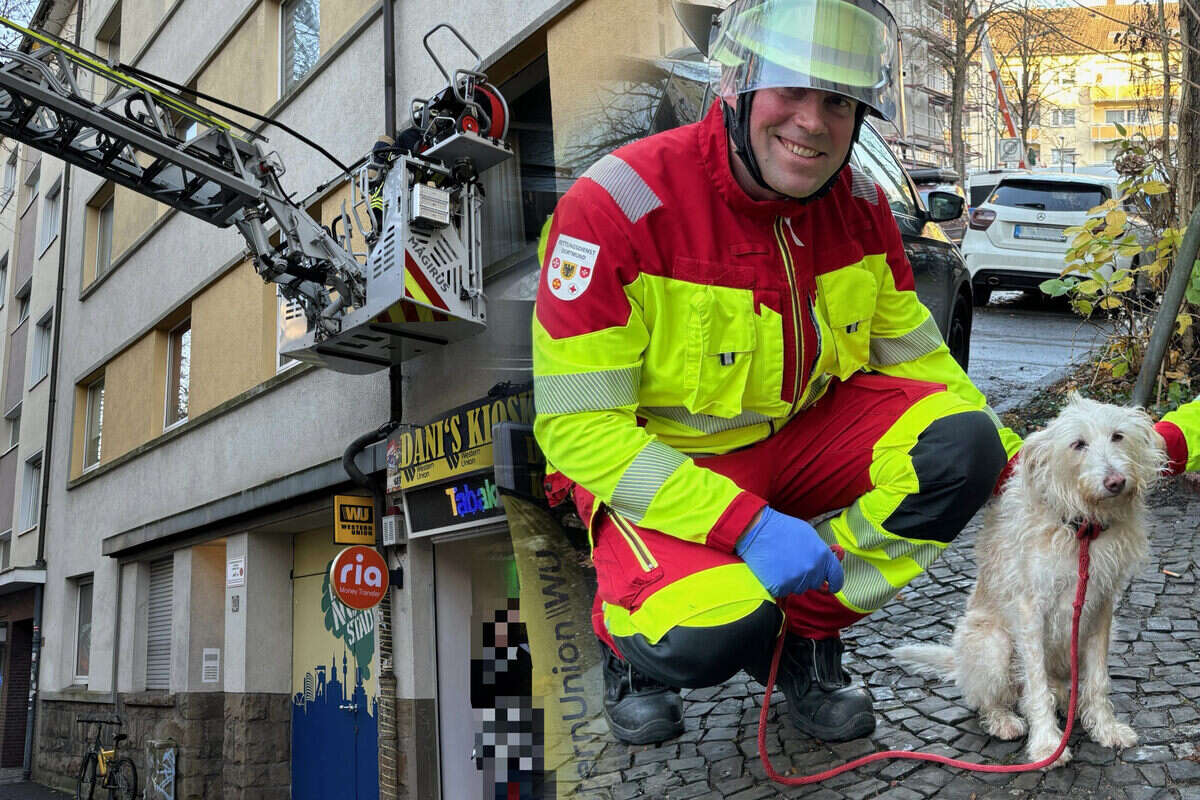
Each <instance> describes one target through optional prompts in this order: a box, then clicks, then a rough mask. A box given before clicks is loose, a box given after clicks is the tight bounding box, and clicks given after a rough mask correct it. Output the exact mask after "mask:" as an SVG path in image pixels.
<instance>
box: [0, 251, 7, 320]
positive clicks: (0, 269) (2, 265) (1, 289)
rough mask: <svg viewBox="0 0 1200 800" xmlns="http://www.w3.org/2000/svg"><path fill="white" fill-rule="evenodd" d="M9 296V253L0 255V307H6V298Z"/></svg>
mask: <svg viewBox="0 0 1200 800" xmlns="http://www.w3.org/2000/svg"><path fill="white" fill-rule="evenodd" d="M7 296H8V253H5V254H4V255H3V256H0V308H4V300H5V298H6V297H7Z"/></svg>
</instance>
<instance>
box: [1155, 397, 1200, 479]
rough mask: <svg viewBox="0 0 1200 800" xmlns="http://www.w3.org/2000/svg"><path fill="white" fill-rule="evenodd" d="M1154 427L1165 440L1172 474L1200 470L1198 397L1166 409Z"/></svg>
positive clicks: (1199, 408) (1199, 407) (1168, 466)
mask: <svg viewBox="0 0 1200 800" xmlns="http://www.w3.org/2000/svg"><path fill="white" fill-rule="evenodd" d="M1154 429H1155V430H1156V431H1158V432H1159V434H1160V435H1162V437H1163V440H1164V441H1165V442H1166V445H1167V457H1168V458H1169V459H1170V461H1169V463H1168V465H1167V468H1168V471H1169V472H1170V473H1171V474H1172V475H1178V474H1179V473H1181V472H1195V471H1196V470H1200V398H1196V399H1195V400H1193V401H1192V402H1190V403H1186V404H1184V405H1182V406H1180V407H1179V408H1177V409H1175V410H1174V411H1168V412H1167V413H1166V414H1164V415H1163V418H1162V421H1161V422H1159V423H1158V424H1157V425H1155V426H1154Z"/></svg>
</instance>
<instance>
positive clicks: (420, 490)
mask: <svg viewBox="0 0 1200 800" xmlns="http://www.w3.org/2000/svg"><path fill="white" fill-rule="evenodd" d="M533 417H534V412H533V391H532V389H530V388H529V387H528V386H525V387H519V388H517V389H516V390H514V391H513V392H512V393H510V394H506V395H502V396H495V397H492V396H489V397H485V398H483V399H481V400H476V401H474V402H471V403H468V404H466V405H463V406H459V407H458V408H456V409H453V410H451V411H449V412H447V413H446V414H445V415H443V416H441V417H438V418H437V419H435V420H433V421H432V422H427V423H425V424H424V425H420V426H412V427H407V428H402V429H400V430H397V431H396V432H395V433H393V434H392V436H391V438H390V439H389V440H388V450H387V490H388V491H389V492H396V491H399V492H401V493H402V496H403V502H404V519H405V524H406V526H407V527H408V535H409V536H413V537H415V536H428V535H430V534H434V533H443V532H446V531H452V530H461V529H463V528H470V527H474V526H477V525H480V524H484V523H488V522H494V521H497V520H501V519H504V506H503V505H502V504H501V502H500V493H499V490H498V489H497V486H496V477H495V473H494V465H495V455H494V444H495V443H494V442H493V439H492V437H493V427H494V426H495V425H497V424H499V423H503V422H513V423H520V424H525V425H532V424H533Z"/></svg>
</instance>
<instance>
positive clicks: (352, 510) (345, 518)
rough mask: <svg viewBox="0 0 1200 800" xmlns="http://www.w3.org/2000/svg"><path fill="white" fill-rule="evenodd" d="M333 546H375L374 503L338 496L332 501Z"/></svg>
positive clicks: (364, 498)
mask: <svg viewBox="0 0 1200 800" xmlns="http://www.w3.org/2000/svg"><path fill="white" fill-rule="evenodd" d="M333 508H334V517H333V520H334V531H333V541H334V543H335V544H365V545H373V544H375V501H374V500H372V499H371V498H370V497H359V496H357V495H344V494H340V495H338V496H337V497H335V498H334V499H333Z"/></svg>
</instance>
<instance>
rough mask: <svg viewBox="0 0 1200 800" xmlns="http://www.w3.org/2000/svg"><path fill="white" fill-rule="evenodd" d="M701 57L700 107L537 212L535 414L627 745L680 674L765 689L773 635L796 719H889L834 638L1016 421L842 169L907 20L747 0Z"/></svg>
mask: <svg viewBox="0 0 1200 800" xmlns="http://www.w3.org/2000/svg"><path fill="white" fill-rule="evenodd" d="M709 52H710V54H711V56H712V57H714V58H715V59H716V60H717V61H718V62H719V63H720V65H721V81H720V86H719V92H718V95H719V97H718V100H717V101H716V102H715V103H714V105H713V107H712V109H711V110H710V112H709V113H708V115H707V117H706V118H705V119H704V120H703V121H701V122H699V123H696V124H694V125H689V126H685V127H682V128H677V129H675V130H672V131H667V132H664V133H661V134H658V135H655V136H651V137H649V138H646V139H643V140H641V141H639V142H636V143H634V144H631V145H628V146H626V147H622V148H620V149H618V150H617V151H615V152H614V153H612V154H610V155H607V156H605V157H604V158H602V159H600V161H598V162H597V163H596V164H595V165H593V166H592V167H591V168H590V169H589V170H588V171H587V172H586V173H585V174H584V176H583V177H582V178H581V179H580V180H578V181H577V182H576V183H575V184H574V186H573V187H572V188H571V189H570V191H568V192H567V193H566V194H565V195H564V196H563V198H562V199H561V201H560V202H559V203H558V206H557V207H556V209H555V212H554V215H553V217H552V218H551V220H550V221H549V223H548V224H547V227H546V229H545V231H544V233H543V237H542V242H541V258H542V274H541V281H540V284H539V288H538V295H537V302H536V309H535V314H534V322H533V360H534V386H535V398H536V410H537V418H536V423H535V433H536V436H537V440H538V442H539V444H540V445H541V448H542V450H543V451H544V453H545V455H546V458H547V462H548V477H547V490H548V494H549V497H550V499H551V502H563V501H564V500H565V499H566V498H568V497H570V498H571V499H572V500H573V502H574V503H575V506H576V508H577V510H578V512H579V514H580V516H581V518H582V519H583V520H584V522H585V523H586V524H587V526H588V529H589V532H590V536H591V543H592V555H593V562H594V564H595V569H596V579H597V583H598V590H597V593H596V598H595V603H594V606H593V611H592V619H593V627H594V630H595V632H596V635H597V637H598V638H599V639H600V642H601V644H602V648H603V652H604V658H605V670H604V679H605V698H604V711H605V716H606V718H607V720H608V723H609V726H610V728H611V730H612V732H613V733H614V735H615V736H616V737H617V738H619V739H621V740H623V741H626V742H630V743H635V744H643V743H651V742H659V741H663V740H665V739H668V738H670V737H672V736H675V735H678V734H679V733H681V732H682V731H683V724H682V704H681V701H680V698H679V694H678V688H677V687H696V686H708V685H715V684H718V683H720V682H722V681H724V680H726V679H727V678H729V677H730V676H731V675H732V674H734V673H735V672H737V671H738V670H739V669H746V670H747V671H748V672H750V674H751V675H753V676H755V677H756V678H758V680H759V681H760V682H761V681H763V680H764V679H765V675H766V671H767V667H768V664H769V658H770V653H771V650H772V646H773V643H774V640H775V638H776V636H777V635H778V634H780V632H781V628H782V629H785V630H786V640H785V649H784V657H783V660H782V663H781V669H780V679H779V684H780V687H781V689H782V690H783V692H784V695H785V697H786V699H787V701H788V706H789V711H790V715H791V718H792V721H793V723H794V724H795V725H796V726H797V727H798V728H799V729H800V730H801V731H803V732H805V733H807V734H809V735H812V736H814V737H816V738H818V739H821V740H824V741H842V740H848V739H853V738H857V737H861V736H865V735H867V734H869V733H870V732H871V731H872V730H874V727H875V717H874V714H873V711H872V706H871V696H870V694H869V693H868V692H867V691H866V689H865V688H863V687H861V686H856V685H852V684H851V681H850V678H849V676H848V674H847V672H846V671H845V670H844V669H843V668H842V663H841V662H842V653H843V648H842V643H841V639H840V637H839V632H840V631H841V630H842V629H843V628H845V627H846V626H847V625H850V624H851V623H853V622H854V621H856V620H858V619H861V618H862V617H864V616H866V615H867V614H870V613H871V612H873V611H875V610H877V609H879V608H880V607H882V606H883V605H884V604H885V603H886V602H887V601H888V600H889V599H891V598H892V597H894V596H895V595H896V593H897V591H898V590H899V588H900V587H903V586H904V585H906V584H907V583H908V582H909V581H911V580H912V579H913V578H915V577H916V576H917V575H919V574H921V572H922V571H923V570H926V569H928V568H929V566H930V564H931V563H933V561H934V560H935V559H936V558H937V557H938V556H939V555H940V554H941V552H942V551H943V550H944V549H945V547H946V546H947V545H948V544H949V543H950V542H951V540H953V539H954V537H955V536H956V535H957V534H958V533H959V531H960V530H961V529H962V528H963V526H964V525H965V524H966V523H967V521H968V520H969V519H970V518H971V517H972V515H973V514H974V513H975V511H976V510H977V509H978V508H979V507H980V506H981V505H982V504H983V503H984V501H985V500H986V499H987V497H988V496H989V494H990V492H991V491H992V489H993V486H994V485H995V483H996V480H997V477H998V476H999V475H1000V473H1001V471H1002V470H1003V469H1004V467H1005V465H1006V462H1007V461H1008V459H1009V458H1010V457H1011V456H1012V455H1013V454H1014V453H1015V452H1016V450H1017V448H1018V447H1019V444H1020V440H1019V439H1018V437H1017V436H1016V435H1015V434H1014V433H1013V432H1012V431H1010V430H1008V429H1006V428H1004V427H1003V426H1002V424H1001V423H1000V422H999V420H998V419H997V417H996V415H995V414H994V413H993V412H992V411H991V409H989V408H988V406H987V403H986V400H985V399H984V397H983V395H982V394H981V393H980V392H979V391H978V390H977V389H976V388H975V387H974V386H973V385H972V384H971V382H970V381H969V380H968V378H967V376H966V374H965V373H964V372H963V370H962V369H961V368H960V367H959V365H958V364H957V362H955V360H954V359H953V358H952V357H951V355H950V353H949V351H948V350H947V348H946V345H945V344H944V342H943V341H942V337H941V335H940V333H939V331H938V328H937V325H936V323H935V322H934V320H933V318H932V316H931V315H930V312H929V311H928V310H927V309H926V308H925V307H924V306H923V305H922V304H921V303H920V301H919V300H918V299H917V295H916V293H915V291H914V285H913V275H912V270H911V267H910V265H909V263H908V261H907V259H906V257H905V255H904V249H903V246H902V242H901V238H900V233H899V230H898V229H897V227H896V223H895V221H894V219H893V217H892V214H891V211H890V208H889V206H888V198H887V196H886V195H885V194H884V192H883V190H882V189H881V188H880V187H879V186H877V185H876V184H875V183H874V182H873V181H872V180H870V179H869V178H868V177H867V176H866V175H865V174H864V173H862V172H860V171H859V170H857V169H856V168H854V167H853V166H852V165H850V164H849V159H850V149H851V146H852V144H853V143H854V142H855V141H856V140H857V138H858V134H859V131H860V130H861V126H862V125H863V119H864V117H865V115H866V114H867V113H873V114H875V115H877V116H879V117H882V118H883V119H887V120H894V119H896V117H897V109H898V105H899V103H900V93H901V91H902V87H901V65H900V47H899V33H898V30H897V26H896V22H895V20H894V19H893V17H892V15H891V13H890V12H888V11H887V9H886V8H884V6H883V5H882V4H881V3H880V2H878V0H737V2H734V3H733V4H732V5H731V6H729V7H728V8H727V9H726V10H725V11H724V12H723V13H722V14H721V16H720V18H719V24H718V26H717V28H716V30H715V33H714V38H713V41H712V49H711V50H710V51H709ZM817 518H820V519H819V521H817V523H816V524H815V526H814V525H813V524H810V523H809V522H808V521H806V520H813V519H817ZM835 544H836V545H840V546H841V547H842V548H844V550H845V554H846V555H845V561H844V562H842V563H841V564H839V562H838V560H837V559H836V558H835V557H834V556H833V554H832V552H831V548H830V546H831V545H835ZM826 585H827V591H821V590H822V588H823V587H826Z"/></svg>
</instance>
